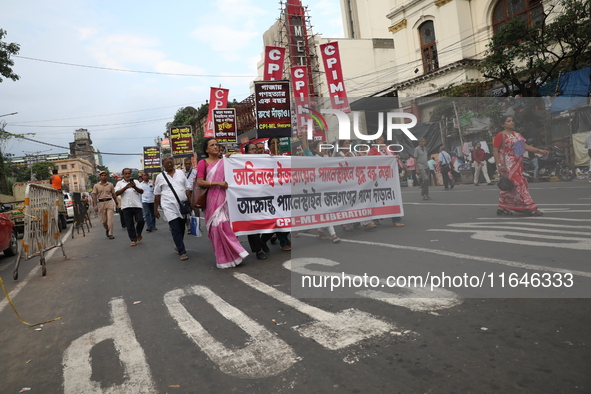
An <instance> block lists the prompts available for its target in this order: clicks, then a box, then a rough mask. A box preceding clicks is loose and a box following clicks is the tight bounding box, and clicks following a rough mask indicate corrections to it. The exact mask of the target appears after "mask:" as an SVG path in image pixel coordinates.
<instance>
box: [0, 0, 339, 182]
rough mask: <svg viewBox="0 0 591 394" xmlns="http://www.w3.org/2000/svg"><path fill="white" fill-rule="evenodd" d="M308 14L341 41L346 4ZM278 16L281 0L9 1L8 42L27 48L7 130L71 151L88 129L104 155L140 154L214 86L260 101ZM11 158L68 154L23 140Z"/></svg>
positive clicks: (9, 86) (5, 89)
mask: <svg viewBox="0 0 591 394" xmlns="http://www.w3.org/2000/svg"><path fill="white" fill-rule="evenodd" d="M303 4H304V5H305V6H306V5H307V6H308V7H309V11H310V15H311V20H312V25H313V26H314V28H313V31H314V33H316V34H321V35H322V36H324V37H327V38H328V37H330V38H338V37H342V35H343V33H342V21H341V12H340V5H339V4H340V2H339V0H303ZM279 8H280V4H279V1H278V0H256V1H255V0H218V1H215V2H211V1H203V0H197V1H195V0H193V1H185V0H177V1H169V2H161V1H142V2H140V1H135V0H133V1H123V2H122V1H111V0H101V1H99V0H53V1H46V0H40V1H39V0H37V1H34V2H27V1H12V2H6V4H3V6H2V19H1V20H0V28H2V29H4V30H6V31H7V36H5V38H4V40H5V41H7V42H16V43H18V44H19V45H20V46H21V50H20V53H19V55H18V56H21V57H22V58H21V57H15V58H14V61H15V65H14V67H13V70H14V71H15V72H16V73H17V74H18V75H19V76H20V77H21V79H20V80H19V81H16V82H13V81H12V80H6V79H5V80H4V81H3V82H2V83H0V115H4V114H8V113H12V112H18V114H17V115H12V116H5V117H0V120H3V121H5V122H7V123H8V124H7V127H6V130H7V131H9V132H12V133H35V135H34V136H30V137H31V138H34V139H36V140H39V141H44V142H49V143H52V144H56V145H60V146H68V143H69V142H70V141H72V140H73V138H74V130H75V129H78V128H86V129H88V130H89V132H90V133H91V138H92V140H93V145H94V146H95V147H97V148H99V149H100V150H101V151H102V152H111V153H141V152H142V147H143V146H150V145H153V144H154V138H155V137H157V136H161V135H162V133H163V132H164V131H165V125H166V122H168V121H170V120H172V118H173V116H174V114H175V112H176V111H177V109H179V108H181V107H184V106H187V105H191V106H194V107H198V106H199V105H201V104H203V103H205V100H208V99H209V88H210V87H211V86H219V85H221V86H222V87H225V88H229V89H230V99H231V100H232V99H236V100H238V101H241V100H243V99H244V98H246V97H247V96H248V95H249V84H250V82H251V80H252V79H253V77H254V76H256V64H257V62H258V61H259V60H260V55H261V52H262V50H263V42H262V34H263V32H264V31H265V30H267V29H268V28H269V27H270V26H271V25H272V24H273V23H274V22H275V21H276V20H277V18H278V17H279V15H280V11H279ZM25 58H32V59H38V60H31V59H25ZM47 61H51V62H47ZM54 62H57V63H68V64H76V65H84V66H90V67H79V66H71V65H67V64H57V63H54ZM92 67H104V68H114V69H120V70H130V71H145V72H153V73H172V74H191V75H199V76H190V77H189V76H171V75H162V74H149V73H138V72H125V71H110V70H103V69H98V68H92ZM4 149H6V151H7V152H9V153H12V154H14V155H15V156H23V155H24V153H23V152H27V153H31V152H38V151H44V152H43V153H59V152H63V151H64V150H63V149H59V148H52V147H50V146H46V145H41V144H36V143H28V142H21V141H18V140H14V139H13V140H11V141H9V142H8V143H7V145H6V146H5V147H4ZM139 157H140V156H114V155H104V156H103V160H104V162H105V165H107V166H108V167H109V169H111V171H121V169H122V168H123V167H135V168H140V166H141V164H140V161H139Z"/></svg>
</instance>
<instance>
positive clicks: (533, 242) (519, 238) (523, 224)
mask: <svg viewBox="0 0 591 394" xmlns="http://www.w3.org/2000/svg"><path fill="white" fill-rule="evenodd" d="M447 227H454V228H460V230H455V229H454V230H452V229H429V230H427V231H439V232H451V233H472V234H471V235H470V237H471V238H472V239H477V240H481V241H489V242H503V243H509V244H516V245H529V246H545V247H551V248H564V249H573V250H591V232H589V231H568V230H564V229H569V230H570V229H573V230H588V229H591V226H570V225H561V224H555V222H552V223H548V222H544V221H518V222H517V221H513V220H510V219H508V220H506V221H503V222H499V221H488V222H484V221H479V222H468V223H451V224H448V225H447ZM544 227H546V228H544ZM577 236H578V237H577ZM552 241H556V242H552Z"/></svg>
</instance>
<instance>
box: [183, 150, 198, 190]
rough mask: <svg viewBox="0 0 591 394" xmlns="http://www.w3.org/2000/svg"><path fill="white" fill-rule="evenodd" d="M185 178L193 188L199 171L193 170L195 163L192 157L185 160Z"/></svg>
mask: <svg viewBox="0 0 591 394" xmlns="http://www.w3.org/2000/svg"><path fill="white" fill-rule="evenodd" d="M185 176H186V177H187V180H188V181H189V185H190V186H191V187H193V182H195V178H196V177H197V170H196V169H194V168H193V162H192V161H191V158H190V157H187V158H186V159H185Z"/></svg>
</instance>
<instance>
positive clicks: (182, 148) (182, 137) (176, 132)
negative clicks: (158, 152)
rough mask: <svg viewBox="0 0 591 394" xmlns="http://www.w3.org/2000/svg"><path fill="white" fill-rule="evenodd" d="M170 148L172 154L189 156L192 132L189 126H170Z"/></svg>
mask: <svg viewBox="0 0 591 394" xmlns="http://www.w3.org/2000/svg"><path fill="white" fill-rule="evenodd" d="M170 149H171V152H172V155H173V156H176V157H185V156H186V157H190V156H192V155H193V133H192V132H191V126H174V127H171V128H170Z"/></svg>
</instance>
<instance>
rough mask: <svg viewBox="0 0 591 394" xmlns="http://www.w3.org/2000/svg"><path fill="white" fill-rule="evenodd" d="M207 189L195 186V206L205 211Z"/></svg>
mask: <svg viewBox="0 0 591 394" xmlns="http://www.w3.org/2000/svg"><path fill="white" fill-rule="evenodd" d="M208 190H209V188H207V187H199V186H197V199H196V200H195V206H197V207H199V208H201V209H205V208H206V207H207V191H208Z"/></svg>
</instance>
